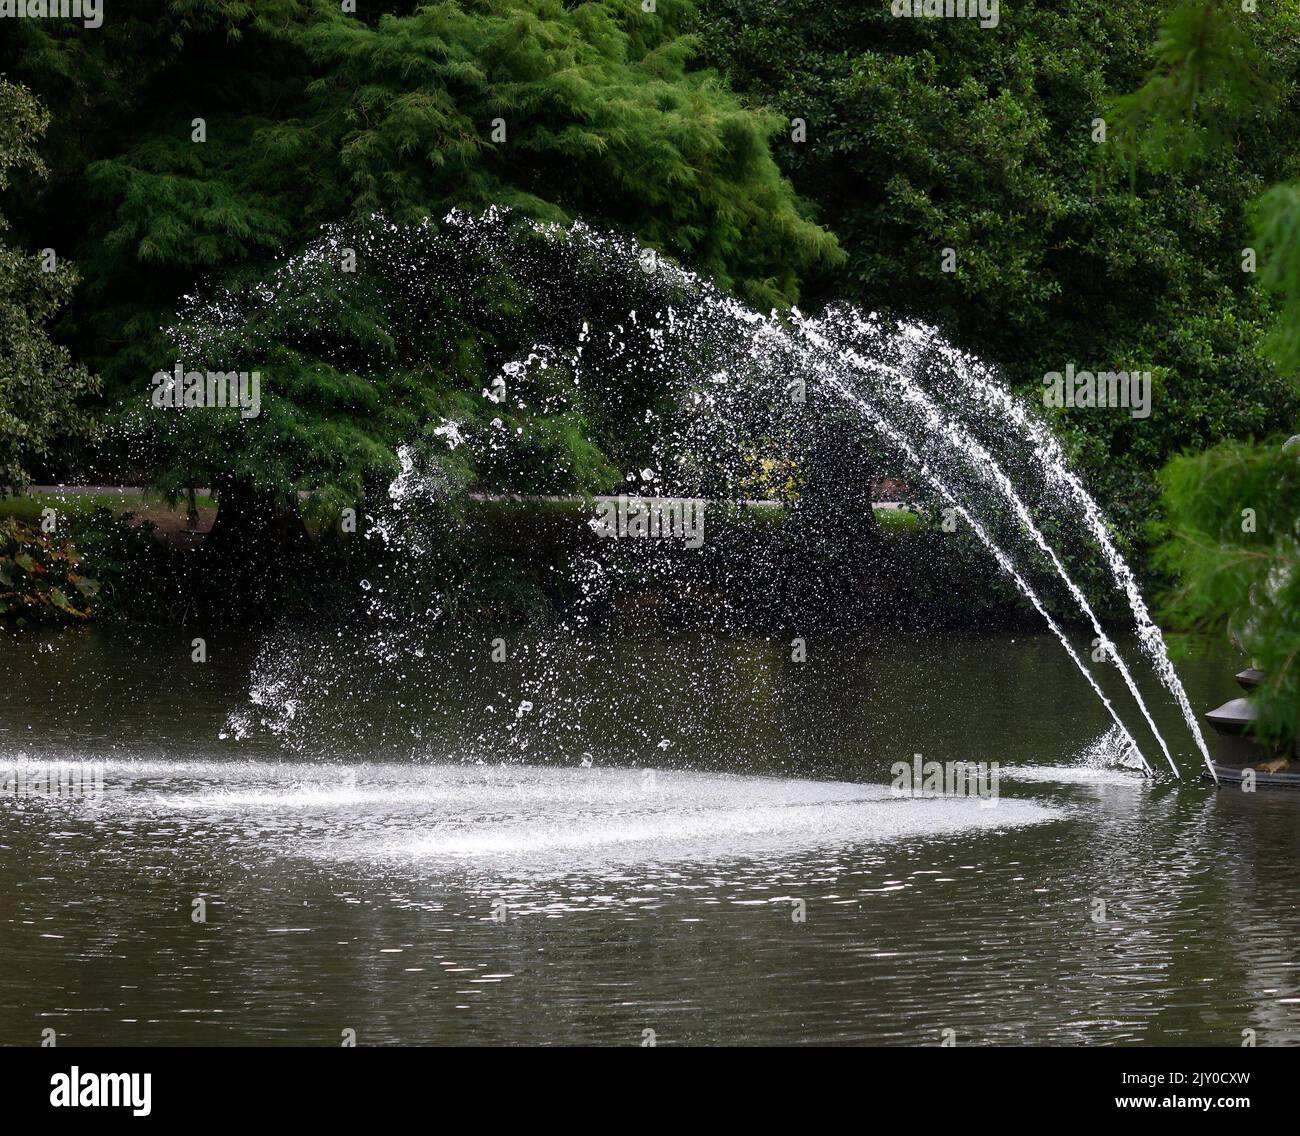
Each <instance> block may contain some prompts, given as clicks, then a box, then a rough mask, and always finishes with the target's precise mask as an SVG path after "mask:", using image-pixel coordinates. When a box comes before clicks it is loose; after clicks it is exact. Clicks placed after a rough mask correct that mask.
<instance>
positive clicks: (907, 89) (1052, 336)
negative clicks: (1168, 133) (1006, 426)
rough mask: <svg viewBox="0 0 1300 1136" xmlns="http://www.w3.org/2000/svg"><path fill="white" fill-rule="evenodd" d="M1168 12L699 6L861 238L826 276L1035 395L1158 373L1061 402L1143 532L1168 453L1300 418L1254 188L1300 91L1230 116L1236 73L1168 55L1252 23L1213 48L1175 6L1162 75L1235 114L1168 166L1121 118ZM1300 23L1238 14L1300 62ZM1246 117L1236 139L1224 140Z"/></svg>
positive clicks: (1099, 480)
mask: <svg viewBox="0 0 1300 1136" xmlns="http://www.w3.org/2000/svg"><path fill="white" fill-rule="evenodd" d="M1229 7H1230V6H1229ZM1266 8H1267V9H1268V11H1267V12H1265V9H1266ZM1159 19H1160V12H1159V10H1158V9H1156V8H1153V6H1152V5H1150V4H1148V3H1146V2H1145V0H1118V2H1117V0H1085V2H1083V3H1077V4H1068V5H1061V4H1047V3H1038V2H1032V0H1031V2H1027V3H1018V4H1016V5H1014V6H1011V5H1004V6H1003V9H1002V12H1001V21H1000V23H999V25H998V27H997V28H996V29H984V28H981V27H979V22H978V21H977V20H972V19H901V18H895V17H894V16H892V15H891V10H890V6H889V5H888V4H884V3H882V4H876V5H866V6H863V5H861V4H855V3H849V2H843V0H831V2H829V3H823V2H813V0H781V2H779V3H771V2H770V0H704V2H703V3H702V4H701V22H700V27H699V34H700V35H701V37H702V39H703V41H704V43H705V48H706V58H707V59H708V60H710V61H711V62H713V63H714V64H715V65H716V66H717V67H719V69H721V70H722V71H723V72H724V73H725V74H726V75H727V76H728V78H729V80H730V81H731V83H732V85H733V86H734V87H735V88H736V89H737V90H739V91H741V92H742V93H745V94H747V95H748V96H749V97H750V98H751V99H753V100H754V101H755V102H756V103H757V104H760V105H762V106H764V107H767V108H771V109H772V110H774V111H776V112H777V113H778V114H779V115H780V116H781V117H782V118H783V119H784V120H785V121H786V130H785V132H784V134H783V136H780V137H779V139H778V142H777V144H775V145H774V153H775V154H776V156H777V158H778V161H779V162H780V163H781V166H782V168H783V169H784V170H785V172H786V173H787V174H788V176H789V177H790V179H791V181H792V182H793V184H794V186H795V188H796V190H798V191H799V193H800V194H801V195H802V196H803V197H804V198H805V199H807V200H808V201H809V202H811V203H812V204H813V206H814V207H815V209H816V213H815V216H816V217H817V218H818V219H819V220H821V221H822V222H823V223H824V224H826V225H827V226H828V227H829V228H830V229H831V230H832V231H833V232H835V233H836V235H837V236H838V238H839V240H840V243H841V245H842V247H843V249H844V251H845V254H846V259H845V260H844V262H843V263H842V265H840V266H838V267H835V268H834V269H833V271H830V272H829V273H824V274H822V275H821V276H820V277H819V278H818V279H817V280H816V281H815V282H813V283H812V284H810V285H809V286H807V287H806V288H805V293H806V299H807V300H817V299H824V298H826V297H828V296H836V297H839V298H842V299H846V300H850V301H852V302H854V303H856V304H858V305H859V306H861V307H864V308H867V309H869V310H879V311H882V312H887V313H888V312H892V313H896V314H902V315H907V316H911V317H914V318H919V319H923V320H925V321H927V322H929V323H933V324H936V325H938V326H939V327H940V328H941V329H942V330H943V331H944V333H945V334H946V335H947V336H948V337H949V338H950V339H952V340H953V341H954V342H955V343H956V344H958V345H959V346H960V347H961V348H963V349H965V350H968V351H971V352H973V353H975V354H977V355H979V356H980V357H982V358H983V359H985V360H987V361H988V362H990V363H992V364H994V365H996V366H997V367H998V368H999V369H1000V370H1001V371H1002V373H1003V374H1004V376H1005V378H1006V379H1007V381H1008V383H1009V384H1010V385H1011V386H1012V387H1013V388H1015V389H1017V390H1019V391H1021V392H1023V393H1024V394H1025V395H1026V396H1027V397H1028V398H1030V399H1032V400H1034V401H1041V396H1042V390H1043V387H1042V380H1043V377H1044V375H1046V374H1047V373H1049V372H1054V371H1056V372H1059V371H1062V370H1064V368H1065V366H1066V364H1068V363H1071V362H1073V363H1074V364H1075V365H1076V367H1078V368H1079V369H1092V370H1098V369H1110V368H1115V369H1123V370H1128V369H1129V368H1130V367H1139V368H1141V369H1142V370H1146V369H1150V370H1151V371H1152V372H1153V376H1154V381H1155V386H1156V392H1155V409H1154V412H1153V413H1152V415H1151V417H1150V418H1148V419H1145V420H1141V421H1137V420H1134V419H1132V418H1130V417H1129V416H1128V415H1125V414H1105V413H1100V414H1099V413H1096V412H1093V411H1087V410H1079V411H1075V410H1066V411H1053V412H1052V413H1053V416H1054V426H1055V428H1056V429H1057V430H1058V432H1059V433H1060V434H1061V435H1062V438H1063V441H1064V442H1065V444H1066V447H1067V450H1068V451H1069V452H1070V453H1071V456H1072V457H1073V458H1074V460H1075V462H1076V464H1077V465H1078V467H1079V468H1080V470H1081V472H1082V473H1083V474H1084V476H1085V478H1086V479H1087V481H1088V483H1089V487H1090V488H1091V489H1092V490H1093V492H1094V493H1095V494H1096V495H1097V496H1098V497H1099V498H1100V499H1101V500H1102V502H1103V503H1104V504H1105V505H1106V506H1107V509H1108V512H1109V514H1110V515H1111V517H1112V518H1113V519H1114V520H1115V521H1116V522H1117V523H1118V524H1119V525H1120V526H1121V528H1122V531H1123V533H1124V534H1125V536H1126V537H1127V538H1129V539H1130V540H1131V541H1133V542H1136V543H1137V544H1138V545H1139V546H1140V544H1141V541H1142V538H1143V536H1144V534H1143V528H1142V526H1143V522H1144V520H1145V518H1146V515H1147V513H1148V512H1149V508H1150V502H1151V501H1152V500H1153V498H1154V497H1155V496H1156V494H1157V492H1158V483H1157V471H1158V470H1159V468H1160V467H1161V465H1162V464H1163V463H1164V462H1165V461H1166V460H1168V458H1169V457H1170V456H1171V455H1172V454H1174V453H1176V452H1178V450H1179V449H1180V448H1182V447H1185V446H1204V445H1208V444H1210V443H1211V442H1212V441H1214V440H1216V439H1219V438H1222V437H1225V436H1229V437H1246V436H1250V435H1263V434H1267V433H1270V432H1273V431H1277V430H1280V429H1284V428H1285V427H1286V425H1287V423H1288V422H1289V421H1290V419H1291V417H1292V416H1293V415H1294V414H1295V412H1296V410H1297V408H1300V399H1298V398H1297V395H1296V392H1295V390H1294V389H1293V388H1292V387H1291V386H1290V384H1288V383H1287V382H1286V381H1285V379H1284V377H1283V376H1282V375H1280V374H1279V373H1278V372H1277V371H1276V370H1275V369H1274V368H1273V366H1272V365H1271V364H1270V361H1269V359H1268V358H1267V356H1266V355H1265V353H1264V351H1263V350H1262V346H1261V344H1262V340H1263V331H1264V329H1265V327H1266V326H1267V325H1268V323H1269V321H1270V319H1271V315H1272V311H1271V305H1270V302H1269V300H1268V297H1267V296H1266V295H1265V294H1264V293H1263V292H1262V291H1261V290H1260V289H1259V288H1257V287H1256V286H1255V279H1256V278H1255V277H1254V276H1252V275H1250V274H1249V273H1247V272H1243V270H1242V267H1243V266H1242V260H1243V257H1242V249H1243V247H1245V246H1247V245H1249V244H1251V239H1250V220H1249V216H1248V211H1247V204H1248V202H1249V201H1250V200H1251V199H1252V198H1253V197H1254V196H1255V195H1256V194H1257V193H1258V192H1259V190H1260V189H1261V188H1263V186H1265V185H1266V184H1268V180H1269V179H1276V178H1278V177H1281V176H1283V175H1284V172H1285V171H1286V170H1287V169H1288V168H1289V167H1290V166H1291V165H1293V163H1294V161H1295V158H1296V143H1295V138H1296V136H1297V131H1296V127H1297V125H1300V123H1298V122H1297V119H1296V114H1295V108H1294V107H1293V106H1292V105H1291V104H1290V103H1289V102H1288V101H1287V100H1285V99H1281V98H1257V99H1255V101H1254V102H1253V104H1252V109H1251V113H1250V114H1248V115H1245V116H1242V115H1236V116H1235V117H1233V118H1232V119H1231V122H1230V123H1229V121H1228V120H1227V118H1226V117H1225V115H1224V113H1223V112H1224V110H1225V108H1226V105H1227V102H1228V101H1229V99H1230V98H1231V97H1232V95H1233V94H1234V92H1235V91H1236V89H1237V87H1236V81H1235V80H1214V81H1213V82H1210V81H1205V82H1199V81H1198V80H1197V79H1196V78H1195V77H1189V76H1188V75H1186V74H1184V73H1182V72H1179V73H1174V72H1171V71H1170V70H1169V69H1168V64H1167V60H1168V58H1171V57H1172V56H1171V53H1173V54H1176V53H1177V51H1178V50H1184V49H1185V50H1191V51H1195V52H1197V53H1198V54H1197V56H1196V58H1197V61H1198V64H1199V63H1204V64H1205V65H1206V66H1208V67H1212V66H1213V65H1214V60H1216V59H1222V58H1225V56H1226V53H1227V52H1231V51H1236V50H1237V46H1236V41H1235V40H1234V41H1233V42H1232V43H1226V42H1225V43H1224V44H1223V47H1224V49H1225V50H1212V51H1209V52H1206V51H1205V49H1204V47H1203V46H1202V47H1198V46H1197V45H1198V44H1203V43H1204V42H1207V41H1204V40H1198V39H1197V38H1196V37H1195V35H1194V34H1193V33H1192V32H1191V31H1190V30H1189V29H1188V27H1186V25H1185V18H1184V17H1182V16H1179V17H1178V19H1177V20H1176V21H1175V22H1174V23H1173V24H1171V26H1170V31H1169V33H1168V35H1167V36H1166V37H1165V40H1167V41H1168V42H1169V43H1170V45H1171V46H1170V47H1169V48H1168V50H1167V51H1166V49H1165V48H1163V47H1162V48H1161V50H1162V51H1165V55H1164V56H1162V57H1160V58H1163V59H1165V60H1166V62H1164V63H1160V62H1159V59H1158V60H1157V63H1158V64H1159V71H1158V74H1159V75H1160V76H1163V79H1158V80H1157V85H1158V86H1160V89H1161V93H1160V95H1159V97H1160V98H1162V99H1165V100H1173V101H1176V102H1177V103H1178V105H1179V108H1180V110H1179V114H1180V115H1181V114H1182V113H1183V111H1184V110H1185V108H1186V106H1187V98H1188V94H1189V92H1198V93H1197V94H1196V95H1195V98H1196V102H1197V107H1198V117H1197V121H1198V122H1201V123H1207V124H1210V125H1212V126H1213V127H1214V131H1210V129H1209V125H1206V126H1203V127H1198V128H1197V130H1196V132H1195V134H1196V140H1197V142H1198V143H1199V144H1198V145H1190V144H1187V145H1184V146H1182V147H1180V151H1179V152H1181V153H1184V154H1185V157H1186V160H1185V161H1182V162H1179V163H1177V164H1176V165H1175V164H1174V163H1172V162H1164V163H1162V164H1161V165H1160V166H1159V168H1153V166H1152V164H1151V162H1150V161H1149V158H1150V156H1151V154H1152V153H1153V152H1156V151H1157V150H1160V151H1164V150H1167V149H1168V147H1165V146H1164V145H1163V143H1162V142H1153V144H1152V145H1151V146H1148V147H1146V148H1145V150H1144V151H1143V154H1142V156H1141V160H1140V161H1136V162H1135V160H1134V156H1133V152H1132V149H1131V148H1129V147H1128V146H1126V145H1125V144H1124V140H1125V138H1126V137H1127V136H1128V133H1127V131H1126V130H1125V125H1126V124H1127V123H1131V122H1132V121H1133V120H1134V118H1135V117H1137V116H1139V115H1140V114H1141V112H1142V110H1143V108H1144V107H1146V106H1149V105H1150V103H1151V99H1150V98H1149V97H1147V96H1145V95H1144V96H1142V97H1141V98H1140V99H1138V100H1135V101H1134V100H1130V103H1129V104H1125V105H1124V107H1123V109H1125V110H1126V111H1127V116H1126V115H1124V114H1120V113H1119V111H1120V110H1121V105H1117V99H1116V96H1117V95H1118V94H1120V93H1124V92H1127V91H1129V89H1130V87H1131V86H1132V85H1133V83H1134V77H1135V76H1138V77H1140V76H1142V75H1144V74H1145V73H1146V72H1147V71H1148V70H1149V69H1150V68H1151V45H1152V42H1153V40H1155V39H1156V36H1157V27H1158V22H1159ZM1249 19H1253V21H1254V22H1246V21H1248V20H1249ZM1178 20H1182V21H1184V22H1182V23H1179V22H1178ZM1295 21H1296V17H1295V16H1294V15H1293V14H1291V13H1290V11H1289V10H1287V9H1284V8H1283V6H1278V5H1260V14H1259V15H1258V17H1254V18H1248V17H1246V16H1244V15H1243V16H1242V17H1241V21H1236V22H1233V23H1230V24H1229V25H1228V26H1230V27H1232V28H1237V27H1240V29H1241V30H1240V32H1239V33H1237V39H1245V40H1249V42H1250V43H1251V44H1252V45H1253V48H1254V55H1255V56H1256V57H1258V60H1259V62H1260V64H1261V65H1262V64H1263V63H1267V64H1268V66H1269V67H1270V68H1272V69H1274V70H1276V71H1277V72H1279V73H1280V74H1282V75H1293V74H1294V58H1295V46H1294V44H1295V36H1294V34H1293V33H1294V25H1295ZM1175 33H1176V34H1175ZM1165 40H1162V43H1163V42H1165ZM1208 42H1209V43H1210V44H1211V45H1214V44H1215V43H1217V41H1216V40H1215V39H1214V38H1213V33H1212V35H1211V37H1210V38H1209V40H1208ZM1179 44H1181V45H1182V48H1177V47H1176V46H1174V45H1179ZM1254 66H1255V64H1254V63H1250V64H1248V67H1254ZM1259 69H1260V68H1259V67H1256V70H1259ZM1198 82H1199V85H1198ZM1277 89H1279V90H1285V89H1286V84H1285V82H1283V83H1281V84H1279V86H1278V88H1277ZM1126 117H1127V123H1126V121H1125V119H1126ZM1228 130H1230V131H1231V140H1232V145H1231V146H1220V145H1214V144H1212V141H1211V134H1213V133H1215V132H1217V136H1223V135H1224V133H1225V132H1226V131H1228ZM1187 134H1188V132H1186V131H1180V132H1179V138H1180V140H1182V141H1184V142H1187V141H1188V138H1187ZM1147 137H1148V138H1152V137H1153V136H1152V135H1151V134H1150V133H1148V135H1147ZM945 250H951V252H950V253H946V252H945Z"/></svg>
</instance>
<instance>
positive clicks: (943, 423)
mask: <svg viewBox="0 0 1300 1136" xmlns="http://www.w3.org/2000/svg"><path fill="white" fill-rule="evenodd" d="M810 322H811V321H804V324H803V326H804V327H805V328H806V327H807V325H808V323H810ZM810 334H811V335H813V336H815V339H814V342H815V343H817V345H818V346H819V347H821V348H822V350H828V351H833V352H835V353H836V354H837V355H838V356H839V358H840V359H841V360H843V361H844V362H847V363H849V364H850V365H852V366H854V367H857V368H859V369H863V368H865V369H869V370H874V371H879V372H880V373H882V374H885V375H887V376H888V377H890V378H891V379H893V380H894V382H895V383H896V385H897V386H898V388H899V390H900V392H901V393H902V395H903V397H904V399H905V400H906V401H907V402H908V403H910V404H911V405H913V406H916V407H917V408H918V409H919V410H920V411H921V413H922V414H923V415H924V416H925V421H926V423H927V425H929V426H930V427H931V429H934V430H938V431H940V432H942V433H943V434H944V436H945V437H947V438H949V439H950V440H952V441H953V442H954V443H955V444H956V445H957V446H959V447H960V448H961V449H962V450H964V451H965V452H966V453H967V454H970V455H971V456H972V457H973V458H974V459H975V460H976V463H977V465H978V466H979V467H980V468H982V469H983V470H984V472H985V474H986V476H987V477H989V478H991V479H992V481H993V483H994V484H995V485H996V486H997V487H998V489H999V490H1000V491H1001V493H1002V496H1003V498H1004V499H1005V500H1006V501H1007V503H1008V504H1009V505H1010V506H1011V508H1012V510H1013V511H1014V512H1015V515H1016V518H1017V519H1018V520H1019V521H1020V523H1021V524H1022V525H1023V526H1024V527H1025V529H1026V531H1028V533H1029V534H1030V536H1031V537H1032V538H1033V541H1034V543H1035V544H1036V545H1037V546H1038V548H1039V549H1040V550H1041V551H1042V552H1043V553H1044V555H1046V556H1047V557H1048V558H1049V559H1050V560H1051V562H1052V566H1053V567H1054V568H1055V569H1056V572H1057V575H1059V576H1060V578H1061V580H1062V582H1063V583H1064V584H1065V586H1066V588H1067V589H1068V590H1069V592H1070V595H1071V596H1072V597H1073V598H1074V601H1075V603H1077V604H1078V605H1079V608H1080V610H1082V611H1083V613H1084V614H1085V615H1086V616H1087V617H1088V620H1089V622H1090V623H1091V624H1092V628H1093V630H1094V631H1095V632H1096V633H1097V636H1098V637H1099V638H1100V639H1101V640H1102V641H1103V642H1104V643H1107V645H1109V646H1110V649H1111V655H1112V657H1113V659H1114V661H1115V666H1116V668H1117V669H1118V671H1119V673H1120V675H1121V676H1122V677H1123V680H1124V685H1125V686H1126V687H1127V688H1128V691H1129V694H1131V695H1132V696H1133V701H1134V702H1135V703H1137V706H1138V709H1139V710H1141V712H1142V717H1143V718H1144V719H1145V720H1146V723H1147V726H1148V727H1149V728H1150V730H1151V733H1152V735H1153V736H1154V737H1155V739H1156V741H1157V742H1158V743H1159V745H1160V749H1161V752H1163V753H1164V755H1165V760H1166V761H1167V762H1168V763H1169V768H1170V769H1171V770H1172V771H1173V774H1174V776H1175V777H1181V774H1180V773H1179V771H1178V766H1177V765H1176V764H1175V763H1174V759H1173V757H1172V755H1171V754H1170V752H1169V747H1168V745H1166V744H1165V739H1164V738H1163V737H1162V736H1161V734H1160V729H1159V727H1157V726H1156V723H1155V721H1154V719H1153V718H1152V717H1151V712H1150V711H1149V710H1148V709H1147V705H1146V702H1145V701H1144V700H1143V698H1142V694H1141V692H1140V691H1139V690H1138V687H1137V683H1136V682H1134V680H1133V675H1132V674H1131V672H1130V671H1129V669H1128V666H1127V665H1126V664H1125V662H1124V660H1123V659H1122V658H1121V657H1120V653H1119V651H1118V650H1117V649H1116V648H1115V647H1114V645H1113V644H1110V642H1109V638H1108V637H1107V635H1106V633H1105V631H1104V630H1103V629H1102V626H1101V621H1100V620H1099V619H1098V618H1097V615H1096V613H1095V612H1094V611H1093V608H1092V605H1091V604H1090V603H1089V602H1088V598H1087V597H1086V596H1085V595H1084V594H1083V591H1082V590H1081V589H1080V588H1079V586H1078V585H1077V584H1076V583H1075V582H1074V580H1073V579H1072V578H1071V576H1070V574H1069V572H1068V571H1067V570H1066V567H1065V565H1064V564H1062V563H1061V559H1060V557H1059V556H1057V554H1056V551H1055V550H1054V549H1053V548H1052V546H1051V545H1050V544H1049V543H1048V542H1047V538H1046V537H1044V536H1043V534H1042V531H1041V530H1040V529H1039V528H1038V526H1037V525H1036V524H1034V521H1033V518H1032V517H1031V516H1030V513H1029V510H1028V508H1026V506H1025V503H1024V501H1023V500H1022V499H1021V497H1020V495H1019V494H1018V493H1017V492H1016V491H1015V487H1014V486H1013V485H1012V484H1011V480H1010V479H1009V478H1008V477H1007V475H1006V474H1005V473H1004V472H1003V470H1002V467H1001V466H1000V465H998V463H997V460H996V459H995V458H994V457H993V455H992V454H990V453H989V452H988V450H986V449H985V448H984V446H982V445H981V444H980V443H979V442H978V441H977V440H975V439H974V438H972V437H970V436H969V435H967V434H964V433H962V432H961V431H959V430H954V429H952V426H953V422H952V420H951V419H950V418H947V417H945V416H944V415H943V414H942V412H941V411H940V410H939V408H938V407H937V406H936V405H935V403H934V400H933V399H931V398H930V397H929V396H928V395H927V394H926V393H925V392H924V391H922V390H920V389H919V388H918V387H917V386H916V385H915V384H914V383H912V382H911V381H910V380H909V379H908V377H907V376H906V375H905V374H904V373H903V372H902V371H901V370H900V369H899V368H896V367H891V366H889V365H887V364H884V363H876V362H873V361H872V360H869V359H865V358H863V357H862V356H861V355H860V354H859V353H858V352H856V351H853V350H852V349H851V348H836V347H834V346H833V345H831V344H830V343H828V342H827V341H826V340H825V338H824V337H823V336H821V335H819V334H817V333H816V332H810ZM818 341H820V342H818Z"/></svg>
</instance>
